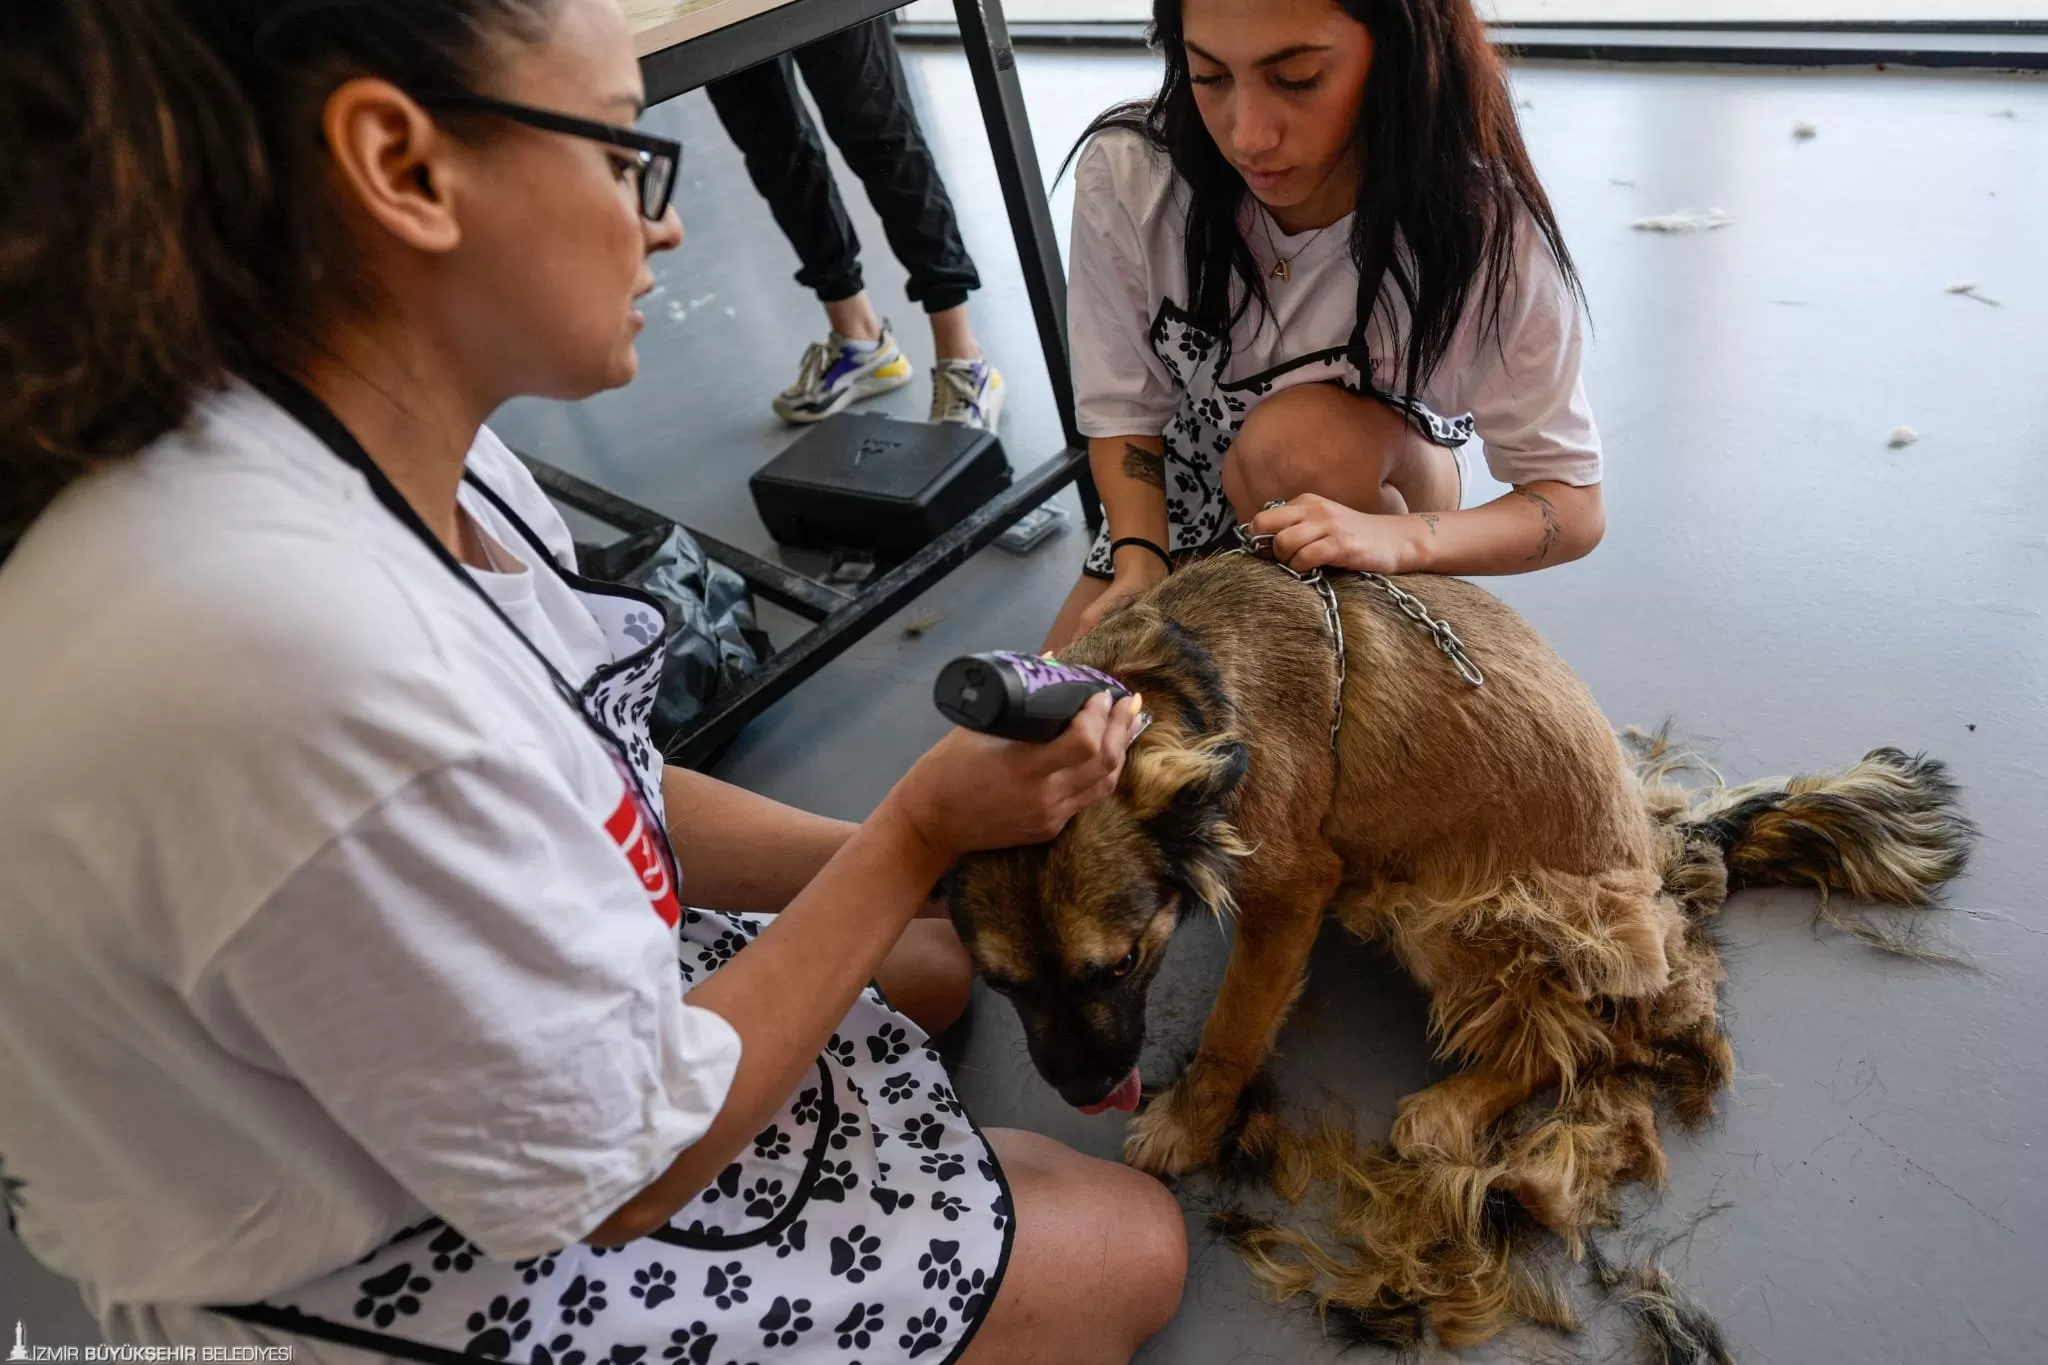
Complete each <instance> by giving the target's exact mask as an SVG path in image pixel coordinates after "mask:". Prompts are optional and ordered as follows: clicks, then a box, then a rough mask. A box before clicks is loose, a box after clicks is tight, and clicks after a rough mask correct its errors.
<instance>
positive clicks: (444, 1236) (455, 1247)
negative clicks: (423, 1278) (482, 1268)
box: [427, 1227, 484, 1275]
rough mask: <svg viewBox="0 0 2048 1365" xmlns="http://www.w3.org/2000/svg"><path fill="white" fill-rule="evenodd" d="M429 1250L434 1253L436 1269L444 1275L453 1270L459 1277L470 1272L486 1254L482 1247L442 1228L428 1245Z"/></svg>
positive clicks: (447, 1228) (450, 1229)
mask: <svg viewBox="0 0 2048 1365" xmlns="http://www.w3.org/2000/svg"><path fill="white" fill-rule="evenodd" d="M427 1250H428V1251H430V1252H432V1253H433V1257H434V1269H436V1270H438V1271H442V1272H444V1273H445V1272H446V1271H449V1270H453V1271H455V1273H457V1274H458V1275H460V1274H464V1273H466V1272H468V1271H469V1269H470V1268H471V1267H473V1266H474V1265H475V1264H476V1263H477V1261H478V1260H479V1259H480V1258H481V1257H482V1256H483V1254H484V1249H483V1248H482V1247H480V1246H478V1245H476V1244H475V1243H474V1242H472V1241H470V1240H469V1239H468V1238H467V1237H464V1236H463V1235H462V1234H461V1233H459V1232H457V1231H456V1230H455V1229H454V1228H450V1227H444V1228H442V1229H441V1232H440V1234H439V1235H438V1236H436V1237H435V1238H434V1240H433V1241H431V1242H429V1243H428V1244H427Z"/></svg>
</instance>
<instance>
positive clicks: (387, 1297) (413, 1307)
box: [355, 1261, 434, 1327]
mask: <svg viewBox="0 0 2048 1365" xmlns="http://www.w3.org/2000/svg"><path fill="white" fill-rule="evenodd" d="M433 1285H434V1282H433V1281H432V1280H430V1279H428V1278H427V1277H426V1276H424V1275H415V1274H413V1273H412V1262H410V1261H400V1262H399V1263H398V1264H397V1265H395V1266H393V1267H391V1269H389V1270H387V1271H385V1272H384V1273H383V1274H381V1275H372V1276H371V1277H370V1278H369V1279H367V1280H364V1281H363V1282H362V1283H361V1284H360V1285H358V1286H357V1287H358V1288H359V1289H361V1290H362V1297H361V1298H359V1299H357V1300H356V1305H355V1313H356V1316H357V1317H359V1318H368V1319H369V1320H370V1321H372V1322H374V1323H376V1324H377V1325H378V1326H379V1327H389V1326H390V1325H391V1324H392V1323H394V1322H396V1321H397V1320H398V1319H399V1317H400V1316H401V1315H402V1316H405V1317H411V1316H412V1315H413V1314H414V1313H417V1312H419V1311H420V1300H419V1296H420V1295H421V1294H424V1293H426V1292H427V1290H429V1289H431V1288H433Z"/></svg>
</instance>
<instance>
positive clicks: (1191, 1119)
mask: <svg viewBox="0 0 2048 1365" xmlns="http://www.w3.org/2000/svg"><path fill="white" fill-rule="evenodd" d="M1228 1120H1229V1115H1228V1114H1227V1113H1226V1114H1225V1115H1224V1118H1223V1120H1222V1121H1218V1122H1204V1121H1202V1119H1201V1118H1200V1116H1199V1110H1198V1106H1196V1105H1195V1104H1193V1103H1192V1102H1191V1096H1190V1092H1189V1089H1188V1086H1187V1084H1186V1082H1185V1081H1183V1082H1182V1083H1181V1084H1179V1085H1176V1086H1174V1087H1173V1088H1172V1089H1171V1090H1168V1091H1167V1092H1166V1093H1165V1094H1163V1095H1160V1096H1159V1097H1158V1098H1156V1099H1154V1100H1153V1101H1152V1103H1150V1104H1149V1105H1147V1106H1145V1111H1144V1112H1143V1113H1141V1114H1139V1115H1138V1117H1136V1118H1135V1119H1132V1120H1131V1128H1130V1131H1129V1132H1128V1133H1126V1134H1125V1135H1124V1164H1125V1165H1127V1166H1135V1167H1136V1168H1137V1169H1139V1170H1141V1171H1144V1172H1146V1173H1147V1174H1149V1175H1157V1176H1169V1175H1185V1174H1187V1172H1189V1171H1194V1170H1200V1169H1201V1168H1202V1167H1204V1166H1207V1165H1209V1164H1210V1163H1211V1162H1213V1161H1215V1160H1216V1149H1217V1146H1218V1144H1219V1143H1220V1142H1221V1141H1222V1137H1223V1129H1224V1127H1225V1125H1226V1123H1227V1122H1228Z"/></svg>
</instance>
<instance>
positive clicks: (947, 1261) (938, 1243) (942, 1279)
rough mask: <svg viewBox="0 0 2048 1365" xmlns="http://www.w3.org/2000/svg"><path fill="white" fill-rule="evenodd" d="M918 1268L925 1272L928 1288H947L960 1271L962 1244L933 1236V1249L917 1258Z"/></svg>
mask: <svg viewBox="0 0 2048 1365" xmlns="http://www.w3.org/2000/svg"><path fill="white" fill-rule="evenodd" d="M917 1268H918V1269H919V1270H922V1271H923V1272H924V1287H925V1288H926V1289H944V1288H946V1287H947V1286H948V1285H950V1284H952V1283H953V1279H954V1277H955V1276H957V1275H958V1274H959V1273H960V1244H959V1243H958V1242H948V1241H945V1240H944V1239H942V1238H938V1237H934V1238H932V1241H931V1249H930V1250H929V1251H926V1252H925V1253H924V1254H923V1255H921V1256H919V1257H918V1258H917Z"/></svg>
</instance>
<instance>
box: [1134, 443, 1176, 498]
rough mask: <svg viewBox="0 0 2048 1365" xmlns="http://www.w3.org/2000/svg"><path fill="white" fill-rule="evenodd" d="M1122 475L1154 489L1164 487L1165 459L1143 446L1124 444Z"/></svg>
mask: <svg viewBox="0 0 2048 1365" xmlns="http://www.w3.org/2000/svg"><path fill="white" fill-rule="evenodd" d="M1124 473H1126V474H1128V475H1130V476H1131V477H1132V478H1134V479H1136V480H1137V481H1138V482H1139V483H1149V484H1151V485H1152V486H1153V487H1154V488H1164V487H1166V457H1165V456H1164V455H1161V454H1159V453H1158V452H1157V451H1151V450H1147V449H1145V447H1143V446H1139V445H1132V444H1131V443H1130V442H1128V441H1126V442H1125V443H1124Z"/></svg>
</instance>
